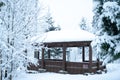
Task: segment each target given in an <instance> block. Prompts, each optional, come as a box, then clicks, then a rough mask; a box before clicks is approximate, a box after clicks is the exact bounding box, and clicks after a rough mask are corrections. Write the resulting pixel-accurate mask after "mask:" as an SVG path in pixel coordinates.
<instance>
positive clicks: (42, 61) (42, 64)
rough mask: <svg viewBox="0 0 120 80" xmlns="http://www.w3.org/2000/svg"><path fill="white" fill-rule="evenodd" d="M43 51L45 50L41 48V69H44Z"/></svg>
mask: <svg viewBox="0 0 120 80" xmlns="http://www.w3.org/2000/svg"><path fill="white" fill-rule="evenodd" d="M44 51H45V49H44V48H42V60H41V67H42V68H43V69H44Z"/></svg>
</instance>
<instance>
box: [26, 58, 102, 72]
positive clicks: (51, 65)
mask: <svg viewBox="0 0 120 80" xmlns="http://www.w3.org/2000/svg"><path fill="white" fill-rule="evenodd" d="M38 63H39V65H33V64H30V66H29V68H28V69H32V70H39V68H41V60H39V61H38ZM62 64H63V61H62V60H54V59H53V60H51V59H46V60H44V66H45V69H46V70H47V71H49V72H59V71H60V70H62V69H63V68H62V67H63V65H62ZM100 66H102V62H99V63H98V62H97V61H93V62H92V72H94V73H95V72H96V71H97V70H99V69H102V68H101V67H100ZM65 68H66V69H65V70H66V71H67V72H68V73H70V74H78V73H81V74H82V73H86V72H90V70H89V69H90V63H89V62H88V61H86V62H68V61H67V62H66V63H65Z"/></svg>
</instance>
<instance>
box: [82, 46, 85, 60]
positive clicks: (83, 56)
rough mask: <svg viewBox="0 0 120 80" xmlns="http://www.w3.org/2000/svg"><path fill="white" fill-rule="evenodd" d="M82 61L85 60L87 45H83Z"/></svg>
mask: <svg viewBox="0 0 120 80" xmlns="http://www.w3.org/2000/svg"><path fill="white" fill-rule="evenodd" d="M82 61H83V62H84V61H85V47H84V46H83V47H82Z"/></svg>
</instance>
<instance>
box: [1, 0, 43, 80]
mask: <svg viewBox="0 0 120 80" xmlns="http://www.w3.org/2000/svg"><path fill="white" fill-rule="evenodd" d="M3 5H4V6H3ZM40 10H41V9H40V6H38V0H1V1H0V28H1V30H0V56H1V58H0V61H1V62H2V63H1V65H0V69H1V73H2V78H1V79H2V80H4V79H9V80H12V77H15V76H16V75H15V74H16V72H17V70H21V69H24V70H25V68H27V60H28V59H29V58H28V57H27V55H29V54H31V45H30V44H29V42H28V41H29V38H31V37H32V36H34V35H35V34H36V33H37V30H39V29H40V27H41V26H38V23H39V22H38V20H39V19H38V16H39V15H40V14H39V11H40ZM29 61H30V59H29Z"/></svg>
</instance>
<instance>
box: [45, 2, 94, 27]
mask: <svg viewBox="0 0 120 80" xmlns="http://www.w3.org/2000/svg"><path fill="white" fill-rule="evenodd" d="M43 1H44V4H45V5H47V6H48V7H49V9H50V12H51V14H52V17H53V19H54V20H55V22H56V24H59V25H60V26H61V28H62V29H68V28H72V29H73V28H78V26H79V23H80V20H81V18H82V17H87V18H88V21H91V19H92V15H93V13H92V7H93V5H92V4H93V3H92V0H43Z"/></svg>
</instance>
